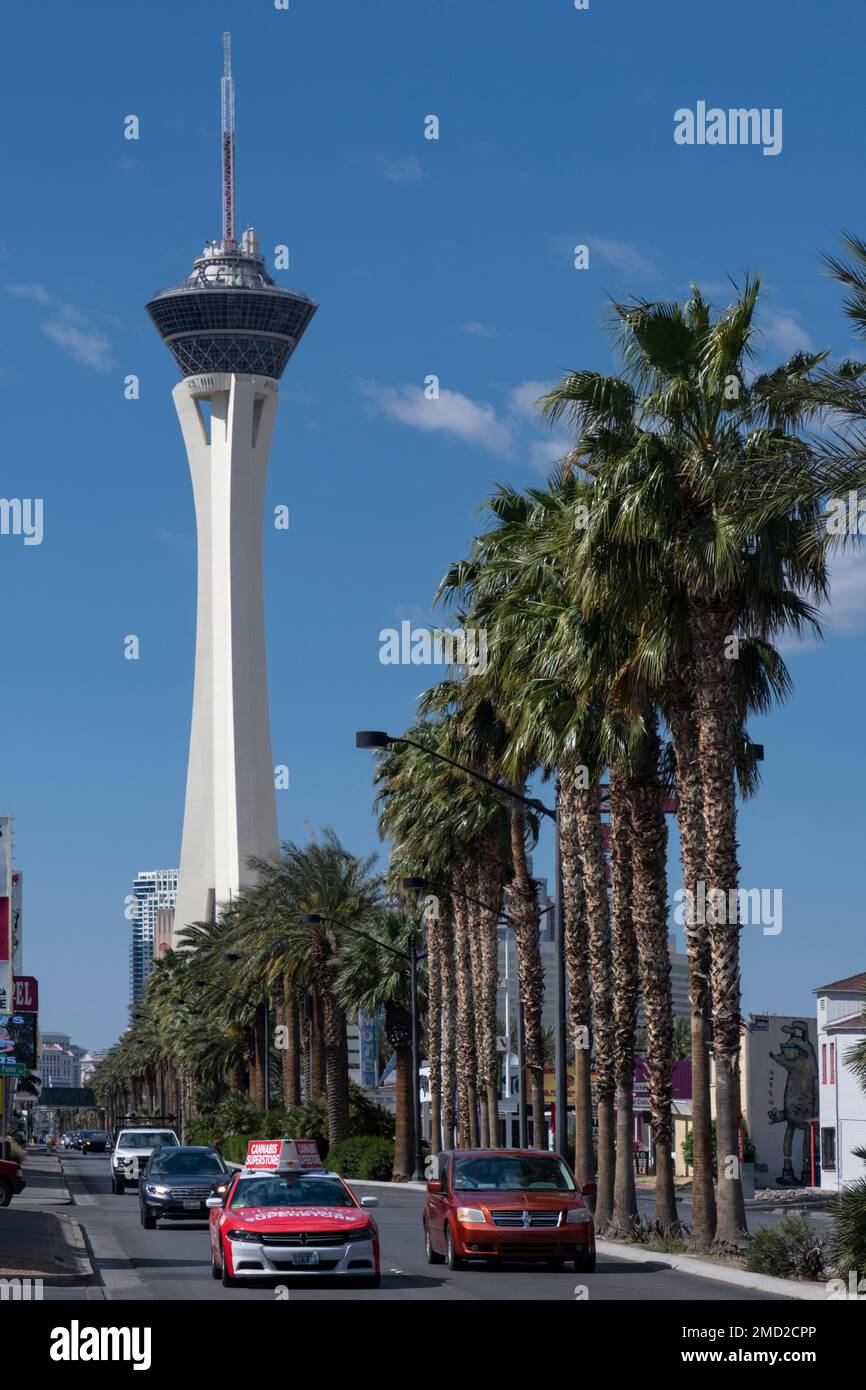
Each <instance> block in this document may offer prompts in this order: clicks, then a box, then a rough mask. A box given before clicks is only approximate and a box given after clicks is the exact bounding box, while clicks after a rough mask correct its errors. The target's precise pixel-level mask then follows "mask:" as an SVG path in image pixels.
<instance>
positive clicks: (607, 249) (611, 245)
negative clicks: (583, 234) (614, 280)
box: [575, 236, 659, 280]
mask: <svg viewBox="0 0 866 1390" xmlns="http://www.w3.org/2000/svg"><path fill="white" fill-rule="evenodd" d="M575 244H576V243H575ZM585 244H586V245H587V246H588V247H589V260H590V265H591V264H592V256H593V252H595V254H596V256H600V257H601V259H602V260H603V261H604V262H606V264H607V265H612V266H613V267H614V269H615V270H621V271H623V273H624V274H626V275H636V276H638V277H640V278H642V279H645V280H654V279H655V278H656V276H657V275H658V273H659V272H658V270H657V268H656V265H655V262H654V261H653V260H652V259H651V258H650V257H649V256H646V255H644V253H643V252H642V251H639V250H638V249H637V247H636V246H632V245H631V243H630V242H628V241H611V240H610V239H609V238H607V237H598V236H589V237H587V238H586V243H585Z"/></svg>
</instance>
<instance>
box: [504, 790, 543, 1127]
mask: <svg viewBox="0 0 866 1390" xmlns="http://www.w3.org/2000/svg"><path fill="white" fill-rule="evenodd" d="M515 790H516V791H522V790H523V788H522V787H516V788H515ZM511 859H512V864H513V868H514V877H513V878H512V880H511V882H510V884H509V885H508V915H509V916H510V918H511V920H512V922H513V924H514V936H515V940H516V942H517V973H518V979H519V983H520V999H521V1002H522V1004H523V1023H524V1031H525V1036H526V1066H527V1070H528V1071H529V1077H530V1099H531V1102H532V1147H533V1148H534V1149H546V1148H547V1123H546V1121H545V1118H544V1027H543V1021H542V1011H543V1008H544V968H543V966H542V963H541V940H540V933H539V925H538V921H539V919H538V893H537V891H536V885H535V880H534V879H533V878H532V877H531V876H530V873H529V862H528V859H527V855H526V816H525V814H524V811H523V807H522V806H521V805H519V804H515V805H514V806H513V807H512V809H511ZM520 1084H521V1085H525V1084H526V1083H525V1078H523V1077H521V1081H520Z"/></svg>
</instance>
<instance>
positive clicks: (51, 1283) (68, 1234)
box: [0, 1211, 99, 1288]
mask: <svg viewBox="0 0 866 1390" xmlns="http://www.w3.org/2000/svg"><path fill="white" fill-rule="evenodd" d="M47 1215H50V1216H51V1217H52V1218H53V1219H54V1220H55V1221H62V1222H63V1223H64V1225H65V1227H66V1230H65V1231H64V1232H63V1236H64V1241H65V1244H66V1245H67V1246H69V1248H70V1249H71V1250H73V1251H75V1252H76V1253H74V1254H73V1255H72V1256H71V1258H70V1259H69V1260H63V1261H60V1260H58V1261H56V1263H58V1264H60V1263H63V1264H67V1265H70V1269H69V1273H66V1272H63V1273H58V1272H57V1271H56V1270H54V1271H48V1270H41V1269H26V1270H20V1269H16V1268H14V1267H13V1266H12V1265H10V1267H9V1270H8V1271H6V1270H0V1275H2V1277H3V1278H10V1277H21V1276H22V1275H24V1276H25V1277H26V1278H28V1279H39V1280H41V1282H42V1283H43V1284H44V1285H45V1286H46V1288H64V1287H68V1286H70V1285H73V1284H97V1283H98V1282H99V1278H98V1276H97V1273H96V1270H95V1269H94V1268H93V1264H92V1262H91V1260H90V1257H89V1255H88V1254H87V1242H86V1240H85V1238H84V1232H83V1231H82V1229H81V1226H80V1225H79V1223H78V1222H77V1221H76V1220H75V1217H74V1216H67V1215H66V1213H65V1212H59V1211H57V1212H49V1213H47ZM13 1260H14V1257H13Z"/></svg>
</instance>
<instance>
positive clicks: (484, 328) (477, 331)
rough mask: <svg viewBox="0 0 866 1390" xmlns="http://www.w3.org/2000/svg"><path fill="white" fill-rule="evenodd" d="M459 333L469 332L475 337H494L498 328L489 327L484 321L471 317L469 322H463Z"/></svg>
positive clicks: (496, 335) (497, 334) (497, 332)
mask: <svg viewBox="0 0 866 1390" xmlns="http://www.w3.org/2000/svg"><path fill="white" fill-rule="evenodd" d="M460 332H461V333H471V334H472V335H473V336H474V337H476V338H496V337H498V336H499V330H498V329H496V328H490V327H489V326H488V324H486V323H478V321H477V320H475V319H473V320H472V322H471V323H464V324H463V325H462V327H461V329H460Z"/></svg>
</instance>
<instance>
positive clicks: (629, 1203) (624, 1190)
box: [608, 771, 639, 1237]
mask: <svg viewBox="0 0 866 1390" xmlns="http://www.w3.org/2000/svg"><path fill="white" fill-rule="evenodd" d="M610 812H611V829H610V846H611V925H612V930H613V962H612V964H613V1020H614V1043H615V1047H616V1066H615V1077H616V1173H615V1177H614V1186H613V1217H612V1220H611V1224H610V1227H609V1228H608V1229H609V1231H610V1234H611V1235H618V1236H624V1237H627V1236H630V1235H631V1234H632V1233H633V1231H634V1228H635V1226H636V1225H637V1222H638V1217H639V1212H638V1205H637V1191H636V1188H635V1180H634V1177H635V1174H634V1038H635V1028H636V1025H637V997H638V958H637V943H636V942H635V936H634V923H633V922H632V864H631V832H630V829H629V821H628V808H627V806H625V805H624V804H623V787H622V777H621V776H620V775H619V774H617V773H616V772H615V771H612V772H611V774H610Z"/></svg>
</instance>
